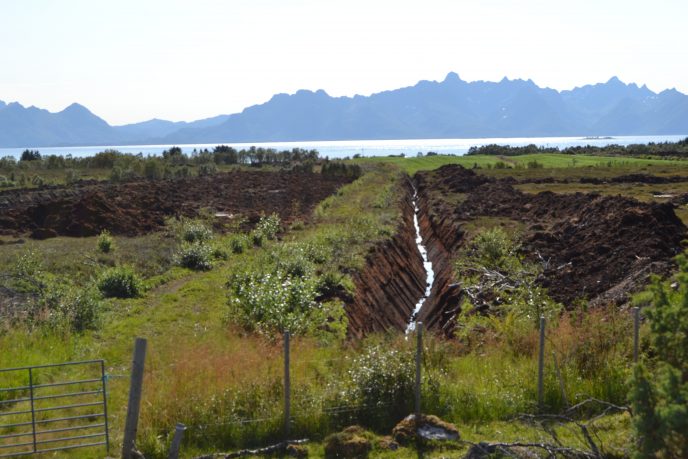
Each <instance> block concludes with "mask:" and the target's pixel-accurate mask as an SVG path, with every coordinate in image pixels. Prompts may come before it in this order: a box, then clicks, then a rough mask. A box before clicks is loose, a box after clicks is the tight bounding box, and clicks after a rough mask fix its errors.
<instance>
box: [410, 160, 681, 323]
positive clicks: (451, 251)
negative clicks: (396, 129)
mask: <svg viewBox="0 0 688 459" xmlns="http://www.w3.org/2000/svg"><path fill="white" fill-rule="evenodd" d="M635 178H637V179H638V181H639V182H642V183H648V182H647V181H646V180H647V176H638V177H635V176H625V177H622V179H623V180H632V179H635ZM415 179H416V182H417V184H418V189H419V193H420V195H421V197H422V199H421V201H420V204H421V211H422V218H421V227H422V230H423V231H422V232H423V233H424V237H427V238H428V240H427V242H426V244H427V246H428V253H429V256H430V259H431V261H432V262H433V264H435V265H436V266H437V265H439V266H440V268H442V267H443V266H444V267H445V269H446V265H447V264H449V265H450V264H451V262H450V260H451V258H452V256H453V255H455V253H456V251H457V250H458V248H459V247H461V245H462V244H463V243H464V239H465V238H464V232H463V229H462V227H463V225H465V224H466V223H467V222H470V221H472V220H474V219H476V218H480V217H504V218H509V219H512V220H517V221H520V222H522V223H523V224H524V226H525V232H524V235H523V240H522V243H523V252H524V254H525V255H526V256H527V257H529V258H530V259H532V260H533V261H538V262H543V260H544V261H545V263H544V265H545V270H544V273H543V276H541V284H542V285H543V286H545V287H547V288H548V289H549V293H550V295H551V296H552V297H553V298H554V299H556V300H557V301H560V302H562V303H564V304H565V305H567V306H570V305H572V304H573V303H574V302H575V301H576V300H577V299H579V298H586V299H588V300H590V301H591V302H592V304H593V305H594V304H599V303H615V304H620V303H623V302H624V301H626V300H627V299H628V295H629V293H630V292H633V291H634V290H637V289H638V288H639V287H641V286H642V285H643V284H644V283H645V282H646V281H647V278H648V276H649V274H651V273H657V274H666V273H667V272H669V271H670V270H671V269H672V266H673V265H672V258H673V257H674V256H675V255H676V254H678V253H679V252H680V251H681V241H682V240H683V239H684V238H685V237H686V227H685V226H684V225H683V223H682V222H681V220H680V219H679V218H678V217H677V216H676V214H675V213H674V206H673V204H671V203H661V204H660V203H644V202H639V201H637V200H634V199H630V198H625V197H621V196H615V197H610V196H600V195H598V194H584V193H575V194H555V193H551V192H542V193H538V194H535V195H533V194H527V193H523V192H521V191H519V190H517V189H515V188H514V187H513V186H512V183H513V180H512V179H506V180H495V179H491V178H487V177H482V176H479V175H477V174H475V173H474V172H473V171H471V170H468V169H464V168H462V167H460V166H445V167H442V168H440V169H438V170H436V171H432V172H421V173H418V174H416V176H415ZM649 183H659V182H649ZM457 193H460V194H461V195H460V196H461V199H455V200H454V201H452V200H451V197H452V194H457ZM457 196H458V195H457ZM450 202H455V204H449V203H450ZM439 280H440V279H438V281H439ZM452 282H453V280H452V277H451V274H449V275H445V276H443V279H442V282H438V285H436V286H435V288H434V289H433V295H431V297H430V299H429V300H428V301H427V302H426V305H425V306H424V308H426V307H427V309H426V310H425V311H424V312H422V313H421V318H423V316H425V319H424V321H425V322H426V323H428V324H429V325H432V326H434V327H435V328H442V329H444V330H445V332H446V333H450V331H451V328H452V323H451V322H452V318H453V316H454V315H455V314H456V311H457V308H458V304H459V299H460V286H458V285H454V284H452Z"/></svg>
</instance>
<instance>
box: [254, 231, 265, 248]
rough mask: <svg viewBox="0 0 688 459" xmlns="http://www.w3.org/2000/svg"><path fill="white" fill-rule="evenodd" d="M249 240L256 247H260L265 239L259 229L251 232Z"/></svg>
mask: <svg viewBox="0 0 688 459" xmlns="http://www.w3.org/2000/svg"><path fill="white" fill-rule="evenodd" d="M251 241H253V245H255V246H256V247H262V246H263V242H264V241H265V235H264V234H263V233H261V232H260V231H256V230H254V231H252V232H251Z"/></svg>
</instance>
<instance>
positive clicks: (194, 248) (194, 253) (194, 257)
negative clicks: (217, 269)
mask: <svg viewBox="0 0 688 459" xmlns="http://www.w3.org/2000/svg"><path fill="white" fill-rule="evenodd" d="M175 262H176V263H177V264H178V265H179V266H182V267H184V268H189V269H193V270H194V271H209V270H211V269H213V248H212V247H211V246H210V245H209V244H206V243H202V242H195V243H188V242H185V243H183V244H182V247H181V248H180V249H179V251H178V252H177V253H176V254H175Z"/></svg>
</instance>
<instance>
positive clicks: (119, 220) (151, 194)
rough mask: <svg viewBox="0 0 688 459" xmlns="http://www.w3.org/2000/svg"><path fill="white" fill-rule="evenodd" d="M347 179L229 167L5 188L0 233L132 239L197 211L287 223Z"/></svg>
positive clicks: (0, 195) (0, 206)
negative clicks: (208, 172) (175, 175)
mask: <svg viewBox="0 0 688 459" xmlns="http://www.w3.org/2000/svg"><path fill="white" fill-rule="evenodd" d="M349 181H350V180H347V179H343V178H332V177H324V176H322V175H321V174H308V173H293V172H254V171H234V172H231V173H223V174H217V175H213V176H207V177H193V178H187V179H177V180H154V181H153V180H141V181H135V182H128V183H122V184H111V183H86V184H82V185H80V186H77V187H51V188H47V189H38V190H12V191H5V192H2V193H0V234H4V235H19V234H30V235H32V237H34V238H37V239H44V238H47V237H54V236H58V235H59V236H92V235H96V234H98V233H99V232H100V231H102V230H103V229H107V230H109V231H110V232H112V233H113V234H118V235H127V236H136V235H141V234H145V233H149V232H152V231H155V230H158V229H160V228H161V227H162V226H163V224H164V221H165V219H166V218H168V217H170V216H187V217H192V216H196V215H197V214H198V212H199V210H201V209H203V208H207V209H210V210H211V211H213V212H215V213H220V214H223V215H238V214H241V215H243V216H245V217H247V218H248V219H249V220H257V218H258V217H259V215H260V214H261V213H265V214H269V213H272V212H275V213H277V214H279V215H280V217H281V218H282V220H284V221H285V222H287V223H288V222H290V221H292V220H293V219H296V218H303V217H304V216H307V215H309V214H310V212H311V211H312V209H313V208H314V207H315V205H316V204H317V203H318V202H319V201H321V200H322V199H324V198H325V197H327V196H329V195H330V194H332V193H333V192H334V191H335V190H336V189H337V188H339V187H340V186H342V185H343V184H345V183H348V182H349Z"/></svg>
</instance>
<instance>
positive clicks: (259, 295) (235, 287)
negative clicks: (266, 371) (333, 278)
mask: <svg viewBox="0 0 688 459" xmlns="http://www.w3.org/2000/svg"><path fill="white" fill-rule="evenodd" d="M228 287H229V288H230V290H231V292H232V297H231V298H230V307H231V310H232V315H233V316H234V318H235V319H237V320H238V321H239V322H240V323H241V324H243V325H244V326H245V327H246V328H248V329H252V330H257V331H258V332H261V333H264V334H267V335H272V334H273V333H274V332H275V331H279V332H284V331H290V332H292V333H294V334H305V333H307V332H308V331H309V330H312V329H313V328H315V327H316V326H317V325H322V323H323V322H324V321H325V319H323V318H322V316H321V315H320V314H319V312H321V310H322V306H321V305H320V304H319V303H317V302H316V301H315V297H316V294H317V290H316V284H315V282H314V281H313V280H312V279H304V278H300V277H295V276H289V275H287V274H286V273H283V272H280V271H276V272H274V273H268V274H260V273H245V274H235V275H233V276H232V278H231V279H230V281H229V282H228Z"/></svg>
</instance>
